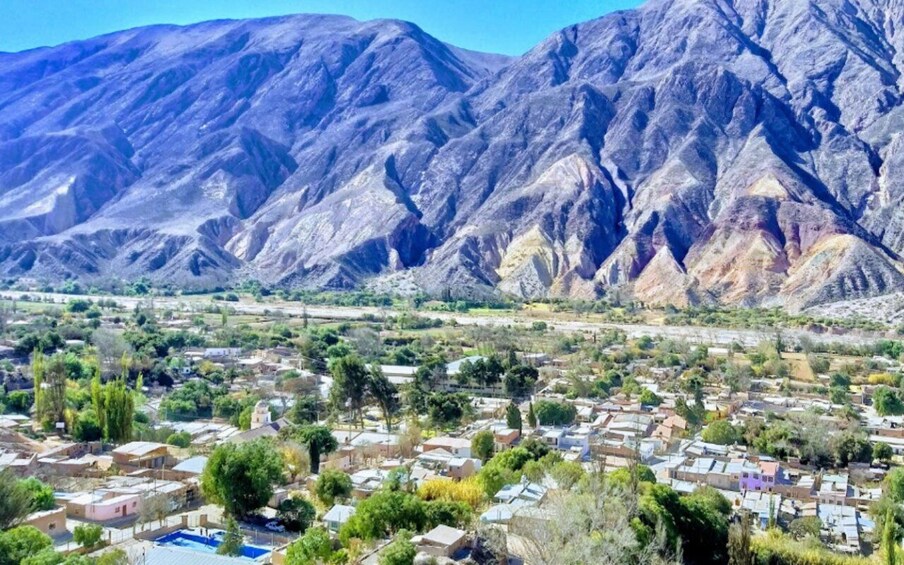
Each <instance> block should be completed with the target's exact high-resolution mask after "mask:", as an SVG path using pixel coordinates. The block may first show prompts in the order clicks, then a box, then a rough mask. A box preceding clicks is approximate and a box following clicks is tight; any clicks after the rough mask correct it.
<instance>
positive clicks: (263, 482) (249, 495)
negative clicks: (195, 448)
mask: <svg viewBox="0 0 904 565" xmlns="http://www.w3.org/2000/svg"><path fill="white" fill-rule="evenodd" d="M284 471H285V463H284V461H283V458H282V455H281V454H280V453H279V451H277V450H276V449H275V448H274V447H273V445H272V444H271V443H270V442H269V441H267V440H255V441H251V442H247V443H241V444H234V443H225V444H221V445H219V446H217V448H216V449H214V451H213V453H212V454H211V455H210V458H209V459H208V461H207V465H206V466H205V467H204V473H203V474H202V475H201V490H202V492H203V493H204V496H205V497H206V498H207V499H208V500H209V501H210V502H213V503H216V504H220V505H222V506H223V507H224V508H225V510H226V512H227V513H228V514H230V515H232V516H237V517H240V518H241V517H243V516H247V515H248V514H250V513H251V512H254V511H255V510H257V509H258V508H260V507H262V506H264V505H265V504H267V501H268V500H270V497H271V496H273V488H274V485H276V484H279V483H280V482H281V481H282V479H283V473H284Z"/></svg>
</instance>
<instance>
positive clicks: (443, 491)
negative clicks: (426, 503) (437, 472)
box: [417, 477, 484, 509]
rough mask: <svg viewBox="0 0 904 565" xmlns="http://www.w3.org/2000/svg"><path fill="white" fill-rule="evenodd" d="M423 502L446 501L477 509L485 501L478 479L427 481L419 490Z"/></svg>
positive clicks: (418, 493)
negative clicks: (462, 503) (461, 503)
mask: <svg viewBox="0 0 904 565" xmlns="http://www.w3.org/2000/svg"><path fill="white" fill-rule="evenodd" d="M417 495H418V496H419V497H420V498H421V499H423V500H444V501H446V502H464V503H465V504H467V505H468V506H470V507H471V508H474V509H476V508H477V507H478V506H479V505H480V504H481V503H482V502H483V499H484V492H483V489H482V488H481V486H480V483H478V482H477V479H476V478H473V477H472V478H469V479H465V480H463V481H449V480H446V479H431V480H429V481H425V482H424V483H423V484H422V485H421V487H420V488H419V489H418V490H417Z"/></svg>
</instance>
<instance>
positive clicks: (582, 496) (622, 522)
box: [509, 475, 679, 565]
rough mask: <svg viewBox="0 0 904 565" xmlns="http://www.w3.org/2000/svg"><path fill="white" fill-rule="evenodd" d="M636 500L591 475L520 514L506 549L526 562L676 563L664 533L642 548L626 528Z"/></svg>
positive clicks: (554, 564)
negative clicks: (578, 486)
mask: <svg viewBox="0 0 904 565" xmlns="http://www.w3.org/2000/svg"><path fill="white" fill-rule="evenodd" d="M636 500H637V499H636V498H635V497H633V496H631V494H630V493H629V492H627V491H625V490H623V489H621V488H619V487H618V486H615V485H611V484H609V483H607V482H606V481H605V480H604V479H603V477H602V476H600V475H594V476H592V477H590V479H589V480H588V481H587V483H586V485H585V486H584V487H583V488H582V489H581V490H579V491H575V492H557V493H553V494H552V495H551V496H550V498H549V499H548V500H547V501H546V502H545V503H544V504H543V507H542V509H539V511H536V512H534V511H533V509H525V510H519V512H518V513H516V515H515V517H514V518H513V519H512V522H511V525H510V529H509V545H510V547H511V546H513V547H515V548H516V550H517V552H518V553H519V554H520V555H521V556H522V557H524V560H525V562H526V563H532V564H534V565H558V564H560V563H596V564H599V565H629V564H633V563H649V564H652V565H666V564H673V563H679V561H675V556H674V555H671V552H670V551H669V550H668V548H666V547H665V545H666V542H665V532H664V530H662V529H661V528H658V529H657V535H656V539H654V540H651V541H650V542H649V543H647V544H645V545H642V544H641V543H640V542H639V540H638V539H637V537H636V535H635V533H634V530H633V529H632V527H631V520H632V518H633V517H634V516H636V515H637V507H636Z"/></svg>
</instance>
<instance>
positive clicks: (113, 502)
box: [60, 491, 141, 522]
mask: <svg viewBox="0 0 904 565" xmlns="http://www.w3.org/2000/svg"><path fill="white" fill-rule="evenodd" d="M60 502H62V503H63V505H64V506H65V507H66V514H67V515H68V516H69V517H71V518H84V519H85V520H91V521H93V522H106V521H108V520H116V519H120V518H125V517H127V516H131V515H133V514H137V513H138V512H140V511H141V495H140V494H117V493H113V492H109V491H97V492H87V493H81V494H78V495H77V496H74V497H72V498H69V499H65V498H64V499H62V500H60Z"/></svg>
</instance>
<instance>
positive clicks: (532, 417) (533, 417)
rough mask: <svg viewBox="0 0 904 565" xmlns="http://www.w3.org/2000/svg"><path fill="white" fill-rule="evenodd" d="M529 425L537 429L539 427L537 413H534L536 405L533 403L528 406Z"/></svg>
mask: <svg viewBox="0 0 904 565" xmlns="http://www.w3.org/2000/svg"><path fill="white" fill-rule="evenodd" d="M527 425H528V426H530V427H532V428H536V427H537V413H536V412H534V403H533V402H531V403H529V404H528V405H527Z"/></svg>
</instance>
